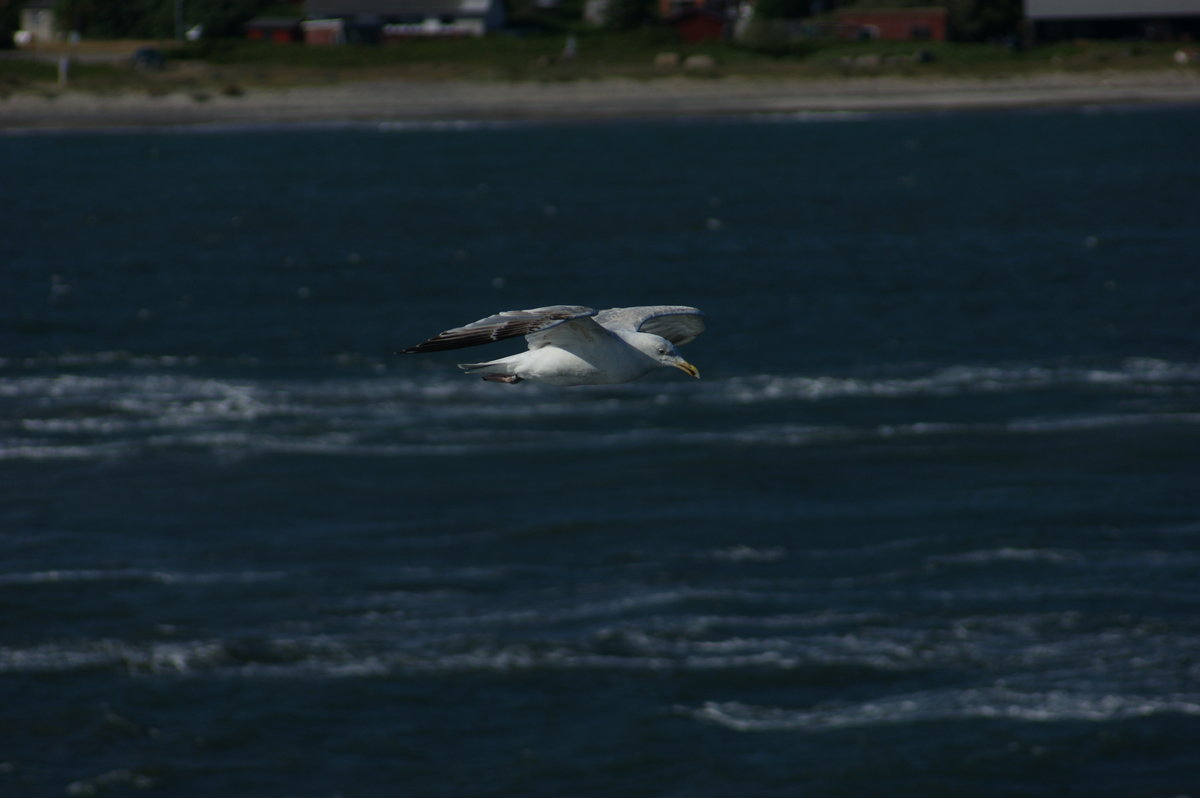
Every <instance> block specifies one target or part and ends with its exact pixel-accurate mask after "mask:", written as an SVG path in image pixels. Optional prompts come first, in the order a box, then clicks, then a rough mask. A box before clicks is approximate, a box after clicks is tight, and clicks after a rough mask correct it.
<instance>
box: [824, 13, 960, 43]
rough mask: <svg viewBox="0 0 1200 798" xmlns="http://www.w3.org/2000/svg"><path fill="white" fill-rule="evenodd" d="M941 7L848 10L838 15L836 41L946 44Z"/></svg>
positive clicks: (945, 24)
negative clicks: (877, 40)
mask: <svg viewBox="0 0 1200 798" xmlns="http://www.w3.org/2000/svg"><path fill="white" fill-rule="evenodd" d="M948 17H949V12H947V10H946V9H944V8H848V9H845V10H841V11H838V12H837V21H838V25H837V30H838V38H841V39H887V40H890V41H934V42H944V41H946V27H947V19H948Z"/></svg>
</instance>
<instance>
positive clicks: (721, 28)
mask: <svg viewBox="0 0 1200 798" xmlns="http://www.w3.org/2000/svg"><path fill="white" fill-rule="evenodd" d="M728 7H729V3H728V2H727V0H658V16H659V18H660V19H662V21H663V22H665V23H667V24H668V25H670V26H671V27H672V28H674V29H675V32H676V33H677V34H678V35H679V40H680V41H682V42H685V43H688V44H690V43H693V42H707V41H713V40H718V39H725V38H728V36H729V28H730V22H731V19H730V15H729V12H728Z"/></svg>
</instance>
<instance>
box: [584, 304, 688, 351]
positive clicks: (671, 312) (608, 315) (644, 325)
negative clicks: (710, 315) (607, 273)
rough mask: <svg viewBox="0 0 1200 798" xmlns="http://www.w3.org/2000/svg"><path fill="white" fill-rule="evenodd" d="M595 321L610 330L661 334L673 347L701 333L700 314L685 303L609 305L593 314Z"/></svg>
mask: <svg viewBox="0 0 1200 798" xmlns="http://www.w3.org/2000/svg"><path fill="white" fill-rule="evenodd" d="M596 322H597V323H598V324H600V325H601V326H603V327H607V328H609V329H610V330H636V331H638V332H647V333H654V334H655V335H661V336H662V337H663V338H666V339H667V340H668V341H670V342H671V343H673V344H675V345H676V346H680V345H682V344H686V343H687V342H688V341H690V340H692V339H693V338H695V337H696V336H697V335H699V334H700V333H702V332H704V313H702V312H701V311H699V310H697V309H696V308H692V307H688V306H687V305H643V306H641V307H635V308H609V309H608V310H602V311H600V312H599V313H597V314H596Z"/></svg>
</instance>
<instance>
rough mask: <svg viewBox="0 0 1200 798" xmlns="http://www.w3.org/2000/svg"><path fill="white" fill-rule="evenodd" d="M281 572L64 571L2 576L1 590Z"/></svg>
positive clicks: (256, 577) (243, 579)
mask: <svg viewBox="0 0 1200 798" xmlns="http://www.w3.org/2000/svg"><path fill="white" fill-rule="evenodd" d="M284 576H285V574H284V573H282V572H279V571H244V572H238V573H178V572H170V571H148V570H143V569H139V568H114V569H98V568H97V569H88V568H82V569H74V570H73V569H64V570H48V571H30V572H25V573H21V572H12V573H0V587H14V586H21V585H50V584H75V583H79V582H153V583H156V584H160V585H182V584H192V585H208V584H217V583H236V584H248V583H252V582H263V581H269V580H273V579H282V578H284Z"/></svg>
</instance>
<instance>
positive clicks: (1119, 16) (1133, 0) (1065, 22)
mask: <svg viewBox="0 0 1200 798" xmlns="http://www.w3.org/2000/svg"><path fill="white" fill-rule="evenodd" d="M1025 19H1026V22H1027V25H1028V31H1029V36H1030V38H1031V39H1032V40H1034V41H1038V42H1047V41H1057V40H1060V39H1150V40H1172V39H1193V40H1194V39H1200V0H1025Z"/></svg>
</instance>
